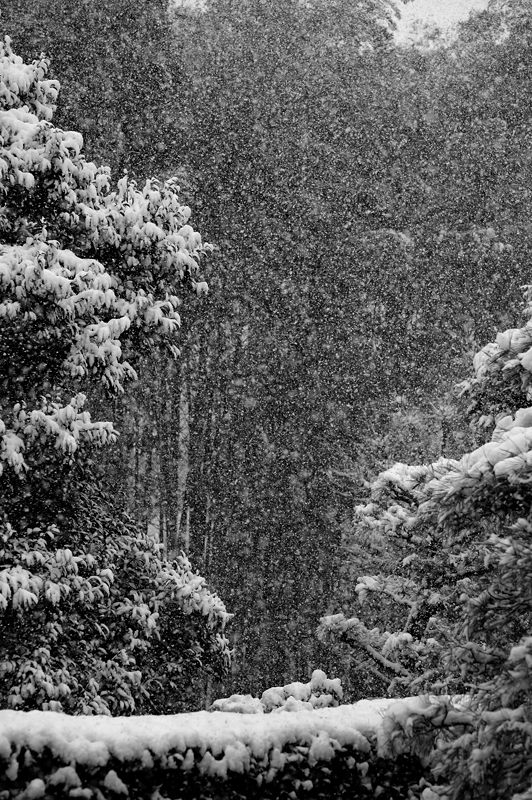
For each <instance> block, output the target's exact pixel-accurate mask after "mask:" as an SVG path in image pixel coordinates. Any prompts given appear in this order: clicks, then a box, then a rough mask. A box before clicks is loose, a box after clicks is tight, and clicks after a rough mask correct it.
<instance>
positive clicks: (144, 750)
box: [0, 698, 419, 777]
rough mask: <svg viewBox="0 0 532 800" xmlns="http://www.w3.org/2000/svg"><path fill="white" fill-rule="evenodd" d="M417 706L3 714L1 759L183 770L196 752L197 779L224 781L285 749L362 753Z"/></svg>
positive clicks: (316, 754) (325, 755) (319, 755)
mask: <svg viewBox="0 0 532 800" xmlns="http://www.w3.org/2000/svg"><path fill="white" fill-rule="evenodd" d="M418 706H419V698H411V699H410V700H402V701H397V700H388V699H380V700H361V701H359V702H358V703H355V704H353V705H342V706H338V707H336V708H321V709H314V710H303V711H292V712H290V711H289V710H286V711H282V712H280V713H272V714H241V713H235V712H224V711H213V712H209V711H195V712H191V713H185V714H176V715H171V716H170V715H168V716H164V715H161V716H139V717H107V716H93V717H79V716H78V717H73V716H68V715H66V714H61V713H56V712H51V711H11V710H4V711H0V758H4V759H7V760H9V757H10V754H11V752H12V746H15V748H16V750H17V751H20V748H23V747H28V748H30V749H31V750H33V751H34V752H40V751H41V750H42V749H43V748H44V747H45V746H46V747H49V748H50V749H51V751H52V752H53V754H54V755H55V756H56V758H58V759H60V760H61V761H63V762H64V763H66V764H69V763H77V764H83V765H87V766H94V767H96V766H104V765H105V764H106V763H107V761H108V760H109V758H110V757H115V758H118V759H119V760H120V761H132V760H139V761H141V762H142V763H146V764H147V765H149V763H150V761H151V759H152V757H164V756H165V754H167V753H168V752H169V751H173V752H176V751H177V752H181V753H183V754H185V753H186V757H185V761H184V762H183V767H184V768H185V769H186V768H187V766H189V767H191V766H192V764H193V763H194V761H195V760H196V757H195V756H194V753H193V752H192V751H193V749H197V750H199V753H200V754H201V755H202V756H203V758H202V760H201V761H200V762H199V764H198V766H199V768H200V770H201V771H202V772H208V773H211V774H212V773H213V772H215V773H216V774H218V775H221V776H223V777H226V776H227V770H228V769H229V770H232V771H235V772H243V771H245V770H246V769H247V767H248V766H249V759H250V756H253V757H255V758H264V757H265V756H266V757H267V756H268V753H269V752H270V751H278V752H279V751H281V750H282V749H283V747H284V746H285V745H287V744H288V743H290V742H292V743H298V744H307V745H310V752H309V756H310V757H311V758H312V759H315V760H316V761H320V760H329V759H330V758H332V757H333V755H334V750H335V749H337V747H338V745H340V746H342V745H351V746H352V747H354V748H355V749H358V750H360V751H361V752H368V751H369V749H370V745H369V742H368V738H373V737H376V738H377V740H380V738H381V737H382V733H383V730H384V727H385V726H383V722H384V720H385V719H386V718H387V719H388V720H393V721H394V725H396V724H397V719H402V718H404V717H405V716H410V714H411V713H412V712H413V711H415V710H417V708H418ZM390 712H392V713H391V715H390ZM335 745H336V747H335ZM311 754H312V755H311ZM213 756H214V758H213ZM187 762H188V763H187Z"/></svg>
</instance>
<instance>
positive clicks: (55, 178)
mask: <svg viewBox="0 0 532 800" xmlns="http://www.w3.org/2000/svg"><path fill="white" fill-rule="evenodd" d="M46 70H47V63H46V61H39V62H35V63H34V64H33V65H32V66H28V65H24V64H23V63H22V61H21V60H20V59H19V58H18V57H17V56H15V55H14V54H13V52H12V51H11V48H10V45H9V42H8V40H6V42H5V43H3V44H0V87H1V96H2V98H4V104H3V107H2V109H1V110H0V142H1V149H0V186H1V190H0V192H1V197H0V200H1V202H2V203H3V206H2V208H0V231H1V233H2V239H3V242H4V244H3V245H2V246H1V248H0V281H1V287H2V303H1V305H0V317H3V319H4V320H5V321H7V322H8V323H10V324H12V325H18V326H19V327H20V328H21V330H22V331H23V332H24V333H25V334H26V336H27V337H32V338H36V339H37V340H41V341H43V340H49V339H50V338H55V339H57V340H59V339H62V337H63V344H64V352H62V353H61V355H62V358H61V360H59V363H58V364H55V368H56V370H57V369H61V370H62V371H63V372H64V373H65V374H66V375H71V376H74V377H76V378H83V377H86V376H87V375H91V376H92V375H93V374H98V375H99V376H100V377H102V378H103V380H104V382H105V383H106V384H107V385H108V386H109V388H111V389H113V390H118V391H120V390H122V388H123V383H124V381H125V380H127V379H128V378H131V377H134V376H135V373H134V370H133V369H132V367H131V366H130V365H129V364H128V363H127V361H125V360H124V358H123V346H122V345H121V340H123V339H124V338H127V334H128V332H129V337H130V338H131V336H132V332H131V331H130V328H132V327H133V329H135V331H137V332H138V333H143V334H144V335H146V334H147V335H148V336H150V337H151V338H153V337H155V339H156V340H160V341H163V342H167V343H168V344H169V345H170V346H171V347H173V350H174V352H175V343H173V339H174V338H175V332H176V330H177V328H178V326H179V323H180V318H179V314H178V311H177V308H178V306H179V304H180V300H179V297H178V292H179V291H180V289H181V287H182V286H183V285H184V284H186V283H187V282H188V283H189V284H190V285H191V288H194V289H195V290H196V291H197V293H198V294H203V293H204V292H205V291H206V288H207V287H206V284H205V282H204V281H199V282H197V281H196V273H197V271H198V259H199V257H200V255H201V254H202V253H203V252H205V251H206V250H208V249H209V248H208V246H206V245H203V244H202V241H201V236H200V235H199V234H198V233H197V232H196V231H194V229H193V228H192V227H191V225H190V224H189V217H190V209H189V208H188V207H187V206H184V205H183V204H182V203H181V202H180V200H179V187H178V185H177V183H176V181H175V180H174V179H170V180H168V181H166V182H165V183H164V184H161V183H160V182H159V181H158V180H156V179H151V180H148V181H146V183H145V185H144V187H143V188H142V189H141V190H140V189H138V188H137V186H136V184H135V183H134V182H132V181H128V179H127V177H126V176H124V177H123V178H122V179H121V180H120V181H119V182H118V185H117V188H116V189H115V190H114V191H111V188H110V178H109V170H108V169H107V168H105V167H96V165H95V164H93V163H90V162H87V161H86V160H85V158H84V156H83V155H82V154H81V148H82V144H83V142H82V138H81V136H80V135H79V134H78V133H76V132H73V131H62V130H60V129H58V128H54V127H53V126H52V124H51V123H50V121H49V120H50V119H51V114H52V112H53V100H54V99H55V93H54V92H56V89H54V86H55V84H54V85H52V83H51V82H47V81H44V80H43V78H44V75H45V73H46ZM17 76H18V77H17ZM52 90H53V91H52ZM43 104H44V105H43ZM46 104H47V105H46ZM43 109H46V113H45V111H44V110H43ZM138 333H137V338H138ZM22 344H24V342H23V343H22ZM57 344H59V343H58V342H57ZM41 377H42V378H44V377H49V376H48V375H42V376H41ZM56 377H57V376H56V375H53V378H54V379H55V378H56Z"/></svg>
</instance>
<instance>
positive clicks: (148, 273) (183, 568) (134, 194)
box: [0, 38, 229, 713]
mask: <svg viewBox="0 0 532 800" xmlns="http://www.w3.org/2000/svg"><path fill="white" fill-rule="evenodd" d="M47 70H48V64H47V62H46V61H45V60H40V61H35V62H33V64H25V63H24V62H23V61H22V59H21V58H19V57H17V56H16V55H15V54H14V53H13V52H12V50H11V47H10V42H9V39H8V38H6V40H5V42H4V43H3V44H2V46H1V50H0V133H1V149H0V172H1V192H2V207H1V209H0V232H1V233H0V235H1V244H0V285H1V288H2V293H1V302H0V320H1V324H0V359H1V360H0V374H1V377H2V399H1V401H0V492H1V517H0V563H1V570H0V634H1V642H2V644H1V649H0V698H1V701H2V703H3V704H4V705H7V706H8V707H15V708H50V709H57V710H66V711H71V712H78V713H79V712H83V713H95V712H99V713H115V712H120V713H132V712H135V711H137V712H138V711H140V710H142V709H145V708H149V709H155V710H161V709H164V708H176V707H180V705H182V704H183V703H184V702H186V700H187V698H186V692H187V689H188V688H189V687H191V686H193V684H194V681H197V680H198V679H199V678H200V677H201V671H202V669H204V668H208V669H211V670H213V671H215V672H216V673H220V672H223V670H224V669H225V668H226V667H227V664H228V660H229V651H228V647H227V640H226V639H225V637H224V635H223V627H224V624H225V622H226V620H227V618H228V614H227V612H226V611H225V608H224V606H223V604H222V602H221V601H220V599H219V598H218V597H217V596H216V595H215V594H212V593H211V592H210V591H209V590H208V588H207V586H206V584H205V581H204V580H203V578H202V577H201V576H199V575H198V574H196V573H194V572H193V570H192V568H191V566H190V563H189V561H188V559H187V558H186V557H185V556H179V557H178V558H177V559H176V561H174V562H173V563H170V562H168V561H165V559H164V557H163V556H162V554H161V547H160V545H159V543H158V542H157V541H155V540H154V539H153V538H152V537H151V536H149V535H148V534H146V533H145V532H144V531H142V530H139V528H138V527H137V526H136V525H135V524H134V523H133V521H132V520H131V519H129V518H128V517H127V516H125V515H124V514H121V513H120V512H119V511H117V510H116V509H114V508H113V503H112V498H111V497H109V496H107V497H106V496H105V495H102V492H101V489H100V487H99V475H98V472H99V470H98V467H97V465H96V458H97V456H96V451H97V449H98V448H102V447H108V446H110V445H112V444H113V442H114V441H115V439H116V436H117V432H116V431H115V429H114V428H113V425H112V424H111V423H110V422H102V421H94V420H93V419H92V418H91V416H90V413H89V412H88V411H87V410H86V401H87V394H88V393H89V392H90V389H91V387H92V386H93V385H95V384H100V385H102V386H104V387H105V388H106V389H107V390H108V391H109V392H111V393H121V392H123V391H124V388H125V385H126V383H127V382H128V381H130V380H132V379H134V378H135V377H136V371H135V358H136V357H137V354H139V353H141V354H142V353H148V352H153V353H155V352H156V351H157V350H158V349H161V348H162V349H165V348H166V349H168V350H169V351H170V352H171V353H172V354H173V355H174V356H176V355H177V347H176V343H175V333H176V330H177V328H178V326H179V322H180V318H179V314H178V311H177V308H178V305H179V303H180V300H179V297H178V294H177V293H178V292H179V293H180V292H181V290H182V289H186V288H187V287H189V288H190V287H191V288H192V289H195V291H196V292H197V293H200V294H201V293H203V292H204V291H205V290H206V284H204V283H203V282H201V281H198V268H199V267H198V260H199V258H200V255H201V254H202V253H203V252H205V250H206V249H207V246H206V245H203V244H202V242H201V237H200V235H199V234H198V233H197V232H196V231H194V230H193V228H192V227H191V226H190V225H189V224H188V219H189V216H190V209H189V208H188V207H186V206H184V205H182V203H181V202H180V200H179V196H178V191H177V188H176V184H175V181H173V180H169V181H167V182H166V183H164V184H161V183H159V182H158V181H157V180H155V179H151V180H148V181H146V183H145V185H144V187H143V188H142V189H138V188H137V186H136V185H135V184H134V183H132V182H129V181H128V180H127V179H126V178H123V179H122V180H120V181H119V183H118V185H117V187H116V189H112V188H111V183H110V175H109V169H108V168H106V167H97V166H96V165H95V164H94V163H91V162H87V161H86V160H85V158H84V156H83V155H82V154H81V148H82V137H81V135H80V134H79V133H76V132H73V131H63V130H61V129H59V128H56V127H55V126H54V125H53V123H52V115H53V111H54V103H55V99H56V97H57V92H58V89H59V86H58V84H57V83H56V82H55V81H51V80H47V79H46V73H47Z"/></svg>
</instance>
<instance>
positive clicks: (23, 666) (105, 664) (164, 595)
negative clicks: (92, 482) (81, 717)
mask: <svg viewBox="0 0 532 800" xmlns="http://www.w3.org/2000/svg"><path fill="white" fill-rule="evenodd" d="M107 525H108V527H109V534H110V535H112V544H110V545H109V546H108V547H107V548H103V549H102V542H101V541H97V540H95V541H92V542H91V543H90V544H89V545H88V546H86V547H85V548H80V547H79V546H78V547H77V548H75V549H71V548H69V547H59V546H58V540H60V539H61V538H62V535H61V532H60V530H59V529H58V528H55V527H49V528H47V529H44V530H41V529H38V528H35V529H31V530H27V531H25V532H24V534H20V533H18V532H17V531H16V530H15V529H14V528H13V527H12V526H11V525H9V524H4V525H3V527H2V528H1V529H0V563H2V565H3V567H2V569H1V570H0V632H1V634H2V638H3V641H4V642H5V643H6V645H7V648H6V655H5V657H4V658H2V659H1V660H0V678H1V680H0V685H1V686H2V687H3V688H2V689H1V690H0V697H1V698H2V703H3V704H5V705H7V707H11V708H20V707H22V708H44V709H46V708H49V709H50V710H65V711H69V712H78V713H79V712H82V713H86V714H93V713H103V714H109V713H116V712H120V713H123V714H124V713H133V712H135V711H138V710H139V709H140V708H142V704H143V703H144V702H146V699H147V698H148V699H149V698H150V697H152V698H153V699H152V702H153V700H154V693H153V690H152V691H151V692H150V690H149V688H148V687H147V685H146V683H145V682H146V679H147V677H149V675H150V674H151V672H152V671H153V670H154V669H155V671H156V672H157V671H158V669H159V666H158V665H153V664H150V658H153V657H154V656H153V653H152V652H151V651H152V650H153V647H151V643H154V647H159V648H160V649H161V650H162V651H163V652H164V653H165V658H164V661H163V663H162V664H161V669H162V667H163V666H164V671H167V670H169V668H170V666H173V668H174V669H175V670H176V671H177V672H179V671H182V672H185V673H186V672H187V669H189V666H187V664H186V663H185V662H186V659H187V658H188V657H189V655H188V653H187V651H186V650H184V651H183V649H182V645H181V636H182V635H183V631H184V630H185V629H186V628H187V627H188V626H189V624H191V625H193V626H195V627H196V628H197V627H198V626H200V627H203V629H204V633H203V634H201V636H202V640H203V642H202V648H201V651H199V652H198V657H201V658H202V659H205V661H206V662H209V661H210V662H212V663H213V664H214V663H216V664H218V668H219V669H223V668H224V667H225V666H226V665H227V664H228V663H229V659H230V651H229V648H228V642H227V639H226V638H225V636H223V629H224V627H225V624H226V622H227V620H228V619H229V618H230V615H229V614H227V612H226V610H225V607H224V605H223V603H222V602H221V600H220V599H219V597H217V595H215V594H213V593H212V592H211V591H209V589H208V588H207V586H206V585H205V581H204V579H203V578H201V577H200V576H199V575H197V574H196V573H195V572H193V570H192V567H191V565H190V563H189V561H188V559H187V558H186V557H185V556H184V555H182V556H180V557H179V558H178V559H177V561H176V562H175V563H174V564H173V565H170V564H168V563H167V562H166V561H165V560H164V559H163V558H162V557H161V551H160V547H159V546H158V545H157V544H156V543H155V542H154V541H153V540H152V539H150V538H148V537H146V536H143V535H142V534H140V532H138V531H136V530H135V529H134V527H133V526H131V525H130V526H129V528H128V526H127V525H126V524H125V522H124V521H122V522H120V521H115V522H114V523H113V522H112V521H111V520H108V521H107ZM189 619H190V623H189V622H188V621H187V620H189ZM168 627H169V629H170V630H171V631H172V635H171V638H170V639H169V640H167V641H163V642H161V639H162V638H163V635H162V629H163V628H164V630H165V635H166V636H167V635H168V631H167V628H168ZM20 630H24V631H25V637H26V639H25V648H24V649H23V650H20V648H16V647H15V646H14V645H15V642H16V641H17V638H18V636H19V634H20ZM10 643H11V646H9V644H10ZM26 648H27V649H26ZM161 657H162V653H161ZM164 671H163V672H164ZM154 688H155V689H157V683H155V687H154Z"/></svg>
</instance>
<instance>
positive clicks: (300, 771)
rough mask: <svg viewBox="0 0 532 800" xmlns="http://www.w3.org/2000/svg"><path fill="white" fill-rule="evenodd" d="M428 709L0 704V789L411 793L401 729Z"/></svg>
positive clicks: (416, 703) (415, 776)
mask: <svg viewBox="0 0 532 800" xmlns="http://www.w3.org/2000/svg"><path fill="white" fill-rule="evenodd" d="M439 708H440V707H439V706H436V705H433V704H431V703H430V702H428V701H422V700H420V699H419V698H413V699H409V700H402V701H390V700H372V701H370V700H367V701H366V700H364V701H361V702H359V703H356V704H354V705H342V706H338V707H336V708H319V709H314V710H307V709H305V710H298V711H292V712H290V711H288V710H285V709H282V708H280V709H277V710H276V711H273V712H272V713H268V714H265V713H252V714H247V713H244V714H241V713H237V712H223V711H213V712H208V711H197V712H193V713H187V714H177V715H173V716H144V717H114V718H110V717H102V716H93V717H70V716H67V715H64V714H60V713H52V712H42V711H30V712H22V711H0V797H2V798H5V800H7V798H20V800H22V799H23V798H24V800H29V798H38V797H65V796H68V797H83V798H98V800H102V798H114V797H133V798H143V799H144V800H145V799H146V798H153V800H159V799H162V798H196V800H197V798H200V797H201V798H243V797H246V798H247V797H256V798H260V797H263V798H289V797H290V798H299V797H304V798H320V797H323V798H325V797H326V798H332V797H334V798H340V797H349V798H374V797H381V798H383V800H384V799H385V798H403V797H407V796H409V794H408V793H409V787H410V790H411V791H412V792H413V794H411V795H410V796H411V797H415V796H420V794H421V792H422V791H423V779H422V775H423V767H422V764H421V761H420V760H419V759H418V758H417V757H416V756H413V755H411V754H409V753H408V748H405V742H406V741H408V736H407V737H405V735H404V732H405V731H407V730H408V726H409V722H410V720H411V719H412V716H413V715H414V714H415V715H417V716H419V714H421V715H424V716H425V717H426V718H427V719H430V718H431V714H432V712H433V710H435V709H436V710H437V709H439Z"/></svg>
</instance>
